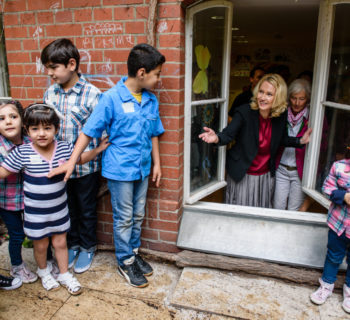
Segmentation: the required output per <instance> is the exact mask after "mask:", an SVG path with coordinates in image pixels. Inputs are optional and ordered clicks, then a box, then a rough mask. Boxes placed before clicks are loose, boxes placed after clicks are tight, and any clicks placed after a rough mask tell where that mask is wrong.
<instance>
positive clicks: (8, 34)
mask: <svg viewBox="0 0 350 320" xmlns="http://www.w3.org/2000/svg"><path fill="white" fill-rule="evenodd" d="M26 37H27V28H26V27H7V26H5V39H10V38H26Z"/></svg>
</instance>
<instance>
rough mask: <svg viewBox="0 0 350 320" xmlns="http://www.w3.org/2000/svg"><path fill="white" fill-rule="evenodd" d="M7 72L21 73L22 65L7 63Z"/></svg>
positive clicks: (22, 71)
mask: <svg viewBox="0 0 350 320" xmlns="http://www.w3.org/2000/svg"><path fill="white" fill-rule="evenodd" d="M8 69H9V74H11V75H23V74H24V70H23V65H22V64H9V65H8Z"/></svg>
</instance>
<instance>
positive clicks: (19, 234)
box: [0, 208, 25, 266]
mask: <svg viewBox="0 0 350 320" xmlns="http://www.w3.org/2000/svg"><path fill="white" fill-rule="evenodd" d="M22 212H23V211H9V210H5V209H3V208H0V216H1V218H2V220H3V221H4V222H5V225H6V228H7V230H8V233H9V236H10V240H9V254H10V259H11V264H12V265H13V266H19V265H20V264H21V263H22V243H23V240H24V237H25V235H24V231H23V221H22Z"/></svg>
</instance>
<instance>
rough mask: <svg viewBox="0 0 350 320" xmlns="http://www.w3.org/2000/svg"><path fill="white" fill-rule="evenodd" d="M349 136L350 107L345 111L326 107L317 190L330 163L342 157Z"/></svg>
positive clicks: (325, 175)
mask: <svg viewBox="0 0 350 320" xmlns="http://www.w3.org/2000/svg"><path fill="white" fill-rule="evenodd" d="M349 136H350V108H349V111H346V110H340V109H334V108H330V107H326V108H325V116H324V120H323V131H322V141H321V147H320V157H319V163H318V169H317V181H316V190H317V191H319V192H321V188H322V184H323V181H324V180H325V178H326V177H327V175H328V173H329V170H330V168H331V166H332V163H333V162H334V161H337V160H341V159H344V152H345V147H346V145H345V141H346V139H347V138H348V137H349Z"/></svg>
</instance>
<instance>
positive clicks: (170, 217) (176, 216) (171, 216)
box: [159, 211, 180, 221]
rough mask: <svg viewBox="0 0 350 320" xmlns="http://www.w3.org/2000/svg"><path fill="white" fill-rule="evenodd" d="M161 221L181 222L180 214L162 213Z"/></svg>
mask: <svg viewBox="0 0 350 320" xmlns="http://www.w3.org/2000/svg"><path fill="white" fill-rule="evenodd" d="M159 213H160V215H159V217H160V219H161V220H166V221H179V217H180V214H179V213H178V212H169V211H160V212H159Z"/></svg>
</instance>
